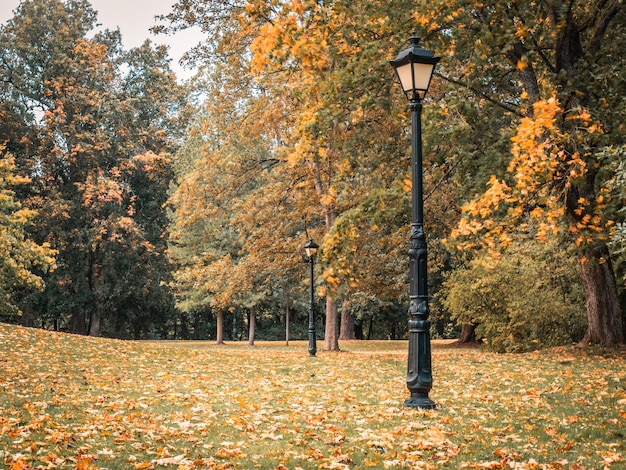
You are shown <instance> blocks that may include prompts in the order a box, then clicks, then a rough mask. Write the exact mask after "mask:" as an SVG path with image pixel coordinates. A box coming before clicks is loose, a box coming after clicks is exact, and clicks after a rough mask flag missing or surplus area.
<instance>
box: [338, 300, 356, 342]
mask: <svg viewBox="0 0 626 470" xmlns="http://www.w3.org/2000/svg"><path fill="white" fill-rule="evenodd" d="M339 339H342V340H351V339H356V334H355V331H354V315H353V314H352V311H351V310H350V302H347V301H344V303H343V305H342V306H341V328H340V331H339Z"/></svg>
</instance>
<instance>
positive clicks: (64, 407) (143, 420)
mask: <svg viewBox="0 0 626 470" xmlns="http://www.w3.org/2000/svg"><path fill="white" fill-rule="evenodd" d="M294 344H297V343H294ZM405 345H406V343H401V342H359V343H343V344H342V346H343V347H345V348H346V349H354V352H344V353H325V352H320V353H319V354H318V357H316V358H310V357H308V354H307V352H306V345H304V344H302V345H301V347H293V346H292V347H290V348H280V347H270V346H269V345H268V347H266V348H263V347H261V348H255V349H250V348H237V347H227V348H212V347H207V345H206V343H199V344H195V346H194V345H190V344H188V343H180V344H170V343H168V344H164V343H137V342H123V341H113V340H105V339H94V338H86V337H78V336H72V335H65V334H59V333H51V332H45V331H41V330H32V329H26V328H19V327H14V326H8V325H2V324H0V463H4V465H5V467H6V468H9V469H13V470H27V469H28V470H30V469H39V468H41V469H43V468H82V469H98V468H135V469H159V468H177V469H195V468H209V469H220V468H221V469H235V468H250V469H252V468H276V469H292V470H296V469H298V468H301V469H307V468H329V469H352V468H389V469H397V468H412V469H437V468H468V469H484V468H494V469H498V468H503V469H504V468H506V469H564V468H572V469H579V470H582V469H592V468H598V469H599V468H609V469H610V468H620V466H622V465H623V462H624V447H623V441H624V431H623V429H624V428H625V426H626V367H625V365H626V360H625V358H624V355H623V354H621V353H619V352H607V351H596V352H595V353H594V352H593V351H592V352H589V351H578V350H575V349H570V348H563V349H555V350H550V351H544V352H536V353H533V354H525V355H495V354H489V353H485V352H483V351H481V350H462V349H437V348H435V349H434V350H433V366H434V374H435V385H434V389H433V391H432V394H431V396H432V398H433V399H434V400H435V401H436V402H437V404H438V406H439V410H437V411H416V410H412V409H409V408H405V407H404V406H403V401H404V399H405V398H406V396H407V391H406V385H405V381H404V373H405V368H406V353H405V352H404V349H403V346H405ZM192 346H193V347H192ZM368 348H370V349H369V350H368ZM363 352H366V354H363Z"/></svg>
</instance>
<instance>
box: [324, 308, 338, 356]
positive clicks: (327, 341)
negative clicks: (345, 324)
mask: <svg viewBox="0 0 626 470" xmlns="http://www.w3.org/2000/svg"><path fill="white" fill-rule="evenodd" d="M324 349H325V350H326V351H339V339H338V338H337V302H336V301H335V300H334V299H333V298H331V297H330V296H327V297H326V330H325V333H324Z"/></svg>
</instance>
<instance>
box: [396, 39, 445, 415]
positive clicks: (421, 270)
mask: <svg viewBox="0 0 626 470" xmlns="http://www.w3.org/2000/svg"><path fill="white" fill-rule="evenodd" d="M419 41H420V40H419V38H417V37H416V36H415V35H413V36H412V37H411V39H410V42H411V45H410V46H409V47H408V48H407V49H405V50H403V51H402V52H400V53H399V54H398V57H396V58H395V59H394V60H390V61H389V63H390V64H391V66H392V67H393V68H394V70H395V72H396V75H397V77H398V80H399V81H400V85H402V90H403V91H404V94H405V95H406V97H407V98H408V99H409V101H410V102H411V119H412V122H411V127H412V141H411V144H412V167H413V170H412V191H411V193H412V198H411V204H412V209H411V238H410V241H409V275H410V284H409V295H410V300H409V317H410V318H409V358H408V367H407V377H406V385H407V387H408V389H409V391H410V392H411V397H410V398H409V399H407V400H406V401H405V402H404V404H405V405H406V406H409V407H411V408H425V409H433V408H435V402H434V401H432V400H431V399H430V398H428V393H429V392H430V389H431V388H432V384H433V376H432V370H431V353H430V321H429V320H428V315H429V309H428V269H427V250H426V235H425V233H424V190H423V183H422V129H421V127H422V125H421V112H422V100H423V99H424V96H425V95H426V92H427V91H428V87H429V86H430V80H431V78H432V76H433V72H434V70H435V65H437V62H439V60H440V59H441V57H434V56H433V53H432V52H430V51H428V50H426V49H424V48H423V47H421V46H420V45H419Z"/></svg>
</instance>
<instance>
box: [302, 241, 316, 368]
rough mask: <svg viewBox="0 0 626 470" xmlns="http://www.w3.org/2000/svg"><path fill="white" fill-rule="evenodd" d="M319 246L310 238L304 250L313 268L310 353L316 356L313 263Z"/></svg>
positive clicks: (310, 307)
mask: <svg viewBox="0 0 626 470" xmlns="http://www.w3.org/2000/svg"><path fill="white" fill-rule="evenodd" d="M318 248H319V246H318V245H317V244H316V243H315V242H314V241H313V239H309V241H308V243H307V244H306V245H304V250H305V251H306V255H307V256H308V257H309V267H310V270H311V303H310V304H309V355H310V356H315V353H316V352H317V344H316V343H315V339H316V335H315V297H314V295H315V281H314V278H313V264H314V261H315V253H317V249H318Z"/></svg>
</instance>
